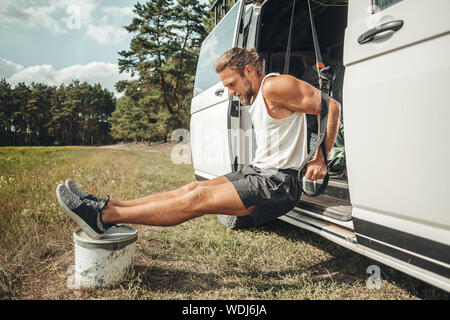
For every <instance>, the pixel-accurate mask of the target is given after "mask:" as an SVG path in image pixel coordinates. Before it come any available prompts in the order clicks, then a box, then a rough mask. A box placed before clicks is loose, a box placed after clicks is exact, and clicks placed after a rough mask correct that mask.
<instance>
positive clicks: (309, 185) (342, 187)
mask: <svg viewBox="0 0 450 320" xmlns="http://www.w3.org/2000/svg"><path fill="white" fill-rule="evenodd" d="M322 181H323V180H316V181H315V182H312V181H309V180H306V179H305V178H303V189H304V190H306V191H307V192H309V193H311V192H314V190H317V189H318V188H319V187H320V186H321V185H322ZM314 184H315V185H316V187H314ZM323 194H325V195H328V196H330V197H334V198H339V199H343V200H347V201H349V202H350V192H349V191H348V182H347V181H346V180H344V179H333V178H330V180H329V181H328V186H327V188H326V189H325V191H324V192H323Z"/></svg>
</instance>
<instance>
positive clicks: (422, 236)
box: [190, 0, 450, 292]
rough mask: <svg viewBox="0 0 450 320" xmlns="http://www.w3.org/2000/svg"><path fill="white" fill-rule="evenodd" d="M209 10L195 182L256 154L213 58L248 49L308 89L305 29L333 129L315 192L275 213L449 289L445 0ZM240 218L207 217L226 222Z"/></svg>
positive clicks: (239, 5)
mask: <svg viewBox="0 0 450 320" xmlns="http://www.w3.org/2000/svg"><path fill="white" fill-rule="evenodd" d="M212 10H213V11H214V14H215V17H216V25H215V27H214V29H213V30H212V31H211V33H210V34H209V35H208V36H207V37H206V39H205V40H204V42H203V44H202V47H201V50H200V55H199V59H198V66H197V72H196V78H195V85H194V95H193V99H192V104H191V122H190V144H191V151H192V161H193V166H194V170H195V176H196V179H197V180H199V181H200V180H205V179H212V178H215V177H217V176H220V175H224V174H226V173H229V172H231V171H237V170H239V169H240V168H242V167H243V166H245V165H247V164H251V163H252V158H253V155H254V152H255V149H256V144H255V140H254V133H253V131H252V122H251V118H250V115H249V113H248V109H249V106H241V105H240V103H239V100H238V99H237V98H236V97H232V96H230V95H229V94H228V92H227V88H226V87H224V86H223V84H222V83H221V81H220V79H219V76H218V74H216V72H215V70H214V63H215V61H216V60H217V58H218V57H220V55H221V54H222V53H223V52H224V51H226V50H228V49H230V48H232V47H235V46H238V47H246V48H256V50H257V51H258V53H259V54H260V55H262V57H264V71H265V73H266V74H268V73H272V72H279V73H283V72H285V71H286V70H288V73H289V74H291V75H293V76H295V77H297V78H298V79H302V80H304V81H307V82H309V83H311V84H312V85H315V86H317V72H315V51H314V45H313V36H312V26H315V30H316V32H317V39H318V43H319V45H320V52H321V54H322V57H323V60H324V63H325V65H327V66H330V67H331V68H332V69H333V70H334V71H335V74H336V78H335V80H334V82H333V85H332V92H331V95H332V97H333V98H334V99H335V100H337V101H339V102H340V103H341V105H342V115H341V124H340V130H339V135H338V139H337V140H336V144H335V147H334V148H333V150H332V152H331V154H330V157H329V158H328V160H329V161H328V162H329V171H330V179H329V182H328V186H327V188H326V190H325V192H324V193H323V194H321V195H320V196H318V197H309V196H306V195H302V196H301V197H300V199H299V201H298V204H297V206H296V207H295V208H294V209H293V210H292V211H290V212H289V213H287V214H285V215H284V216H281V217H280V218H279V219H281V220H283V221H286V222H288V223H290V224H293V225H295V226H298V227H300V228H304V229H306V230H310V231H312V232H315V233H317V234H319V235H321V236H323V237H325V238H327V239H329V240H331V241H333V242H335V243H337V244H339V245H342V246H344V247H346V248H348V249H351V250H354V251H356V252H358V253H360V254H363V255H365V256H367V257H369V258H371V259H374V260H376V261H379V262H380V263H382V264H385V265H388V266H390V267H393V268H395V269H398V270H400V271H402V272H405V273H407V274H409V275H411V276H413V277H416V278H418V279H421V280H422V281H425V282H427V283H430V284H432V285H434V286H436V287H438V288H441V289H443V290H445V291H448V292H450V206H449V204H448V203H447V200H449V199H450V191H449V190H450V187H449V186H448V184H449V181H450V173H449V169H448V163H449V159H450V149H449V141H450V130H449V129H448V128H449V126H448V121H449V119H450V103H449V98H448V97H447V95H446V93H448V91H447V90H448V89H449V80H448V79H447V76H448V75H449V74H450V59H449V57H450V35H449V30H450V19H449V18H448V12H450V1H448V0H434V1H422V0H320V1H319V0H317V1H316V0H309V1H308V0H296V1H295V5H294V0H265V1H261V0H259V1H258V0H257V1H243V0H241V1H234V2H233V3H232V4H230V1H221V0H218V1H216V3H215V4H214V6H213V8H212ZM310 12H311V14H310ZM310 16H312V17H313V19H310ZM311 21H313V24H311ZM289 38H290V39H291V41H288V40H289ZM288 44H289V45H288ZM286 61H289V63H286ZM286 67H287V68H286ZM313 120H314V119H313ZM313 122H314V121H313ZM309 123H310V121H308V132H309V133H308V137H310V139H312V138H313V134H314V132H313V131H314V129H313V128H312V127H311V129H310V128H309ZM316 123H317V121H316ZM338 140H339V141H338ZM331 166H333V167H331ZM321 182H322V181H321V180H318V181H315V182H311V181H307V180H305V179H304V180H303V188H304V189H305V190H307V189H308V190H315V188H317V187H318V186H320V184H321ZM241 218H242V217H232V216H224V215H222V216H218V219H219V222H220V223H222V224H223V225H225V226H227V227H230V228H235V229H236V228H239V227H241V226H242V225H241V224H240V223H239V219H241Z"/></svg>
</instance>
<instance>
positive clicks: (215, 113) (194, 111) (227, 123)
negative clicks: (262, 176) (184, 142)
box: [190, 1, 242, 177]
mask: <svg viewBox="0 0 450 320" xmlns="http://www.w3.org/2000/svg"><path fill="white" fill-rule="evenodd" d="M241 12H242V1H241V2H238V3H236V4H235V5H234V7H233V8H232V9H231V10H230V11H228V13H227V14H226V15H225V16H224V18H223V19H222V20H221V21H220V22H219V23H218V25H217V26H216V27H215V30H219V29H218V28H222V29H221V30H229V29H231V30H233V31H232V32H233V34H231V33H229V34H227V35H228V36H230V37H232V41H231V42H230V43H227V46H228V47H227V49H229V48H231V47H233V46H234V45H235V44H236V42H237V40H238V32H237V30H238V27H239V21H240V14H241ZM234 16H236V18H235V20H232V21H229V19H228V18H230V17H234ZM230 19H231V18H230ZM233 19H234V18H233ZM225 23H226V28H225V27H224V24H225ZM222 33H223V32H222ZM219 34H220V33H219ZM221 40H222V39H219V38H218V36H217V35H216V34H215V33H214V32H211V33H210V34H209V35H208V37H206V39H205V40H204V41H203V45H202V50H201V52H200V55H202V53H204V51H206V53H205V54H204V56H205V57H206V58H207V59H206V60H202V61H200V60H199V66H198V67H197V72H199V70H204V69H201V67H206V68H208V71H209V72H214V63H215V58H218V56H219V55H220V54H221V53H222V52H217V50H218V47H219V46H218V45H219V43H220V42H221ZM205 44H208V45H207V46H206V45H205ZM208 52H209V53H212V54H208ZM201 63H203V64H205V65H204V66H203V65H202V66H200V64H201ZM196 90H199V89H197V88H196V89H194V97H193V99H192V102H191V123H190V138H191V141H190V142H191V150H192V160H193V166H194V171H195V174H196V175H199V176H203V177H205V176H209V177H217V176H219V175H224V174H226V173H228V172H231V171H232V155H233V151H232V149H233V146H232V142H231V139H230V136H229V134H230V130H229V129H233V128H234V127H238V126H239V120H237V121H236V120H234V119H233V120H231V119H230V118H231V117H230V112H229V108H230V102H231V99H230V96H229V95H228V90H227V88H224V86H223V84H222V83H221V82H220V79H218V76H217V82H216V83H215V84H213V85H212V86H210V87H209V88H207V89H206V90H204V91H202V92H199V93H197V94H196V92H195V91H196ZM217 90H222V91H223V93H222V94H220V95H217V94H216V92H217Z"/></svg>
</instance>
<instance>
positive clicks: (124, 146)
mask: <svg viewBox="0 0 450 320" xmlns="http://www.w3.org/2000/svg"><path fill="white" fill-rule="evenodd" d="M176 144H177V143H176V142H167V143H154V144H147V143H134V142H133V143H118V144H113V145H109V146H102V147H100V148H105V149H116V150H136V151H145V152H152V153H163V154H170V153H171V152H172V149H173V147H174V146H175V145H176Z"/></svg>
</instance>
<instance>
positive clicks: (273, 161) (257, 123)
mask: <svg viewBox="0 0 450 320" xmlns="http://www.w3.org/2000/svg"><path fill="white" fill-rule="evenodd" d="M279 75H280V74H279V73H270V74H268V75H266V76H265V77H264V79H263V81H262V82H261V87H260V88H259V92H258V95H257V96H256V99H255V101H253V103H252V105H251V107H250V109H249V113H250V116H251V118H252V123H253V128H254V132H255V138H256V150H255V157H254V158H253V163H252V164H253V165H254V166H255V167H258V168H261V169H267V168H277V169H294V170H298V169H299V168H300V165H301V163H302V161H303V159H304V158H305V157H306V156H307V149H306V146H307V144H306V143H307V141H306V115H305V114H304V113H299V112H294V113H293V114H291V115H290V116H289V117H287V118H283V119H275V118H273V117H272V116H270V115H269V113H268V111H267V106H266V103H265V101H264V97H263V93H262V87H263V84H264V81H265V80H266V79H267V78H268V77H272V76H279Z"/></svg>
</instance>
